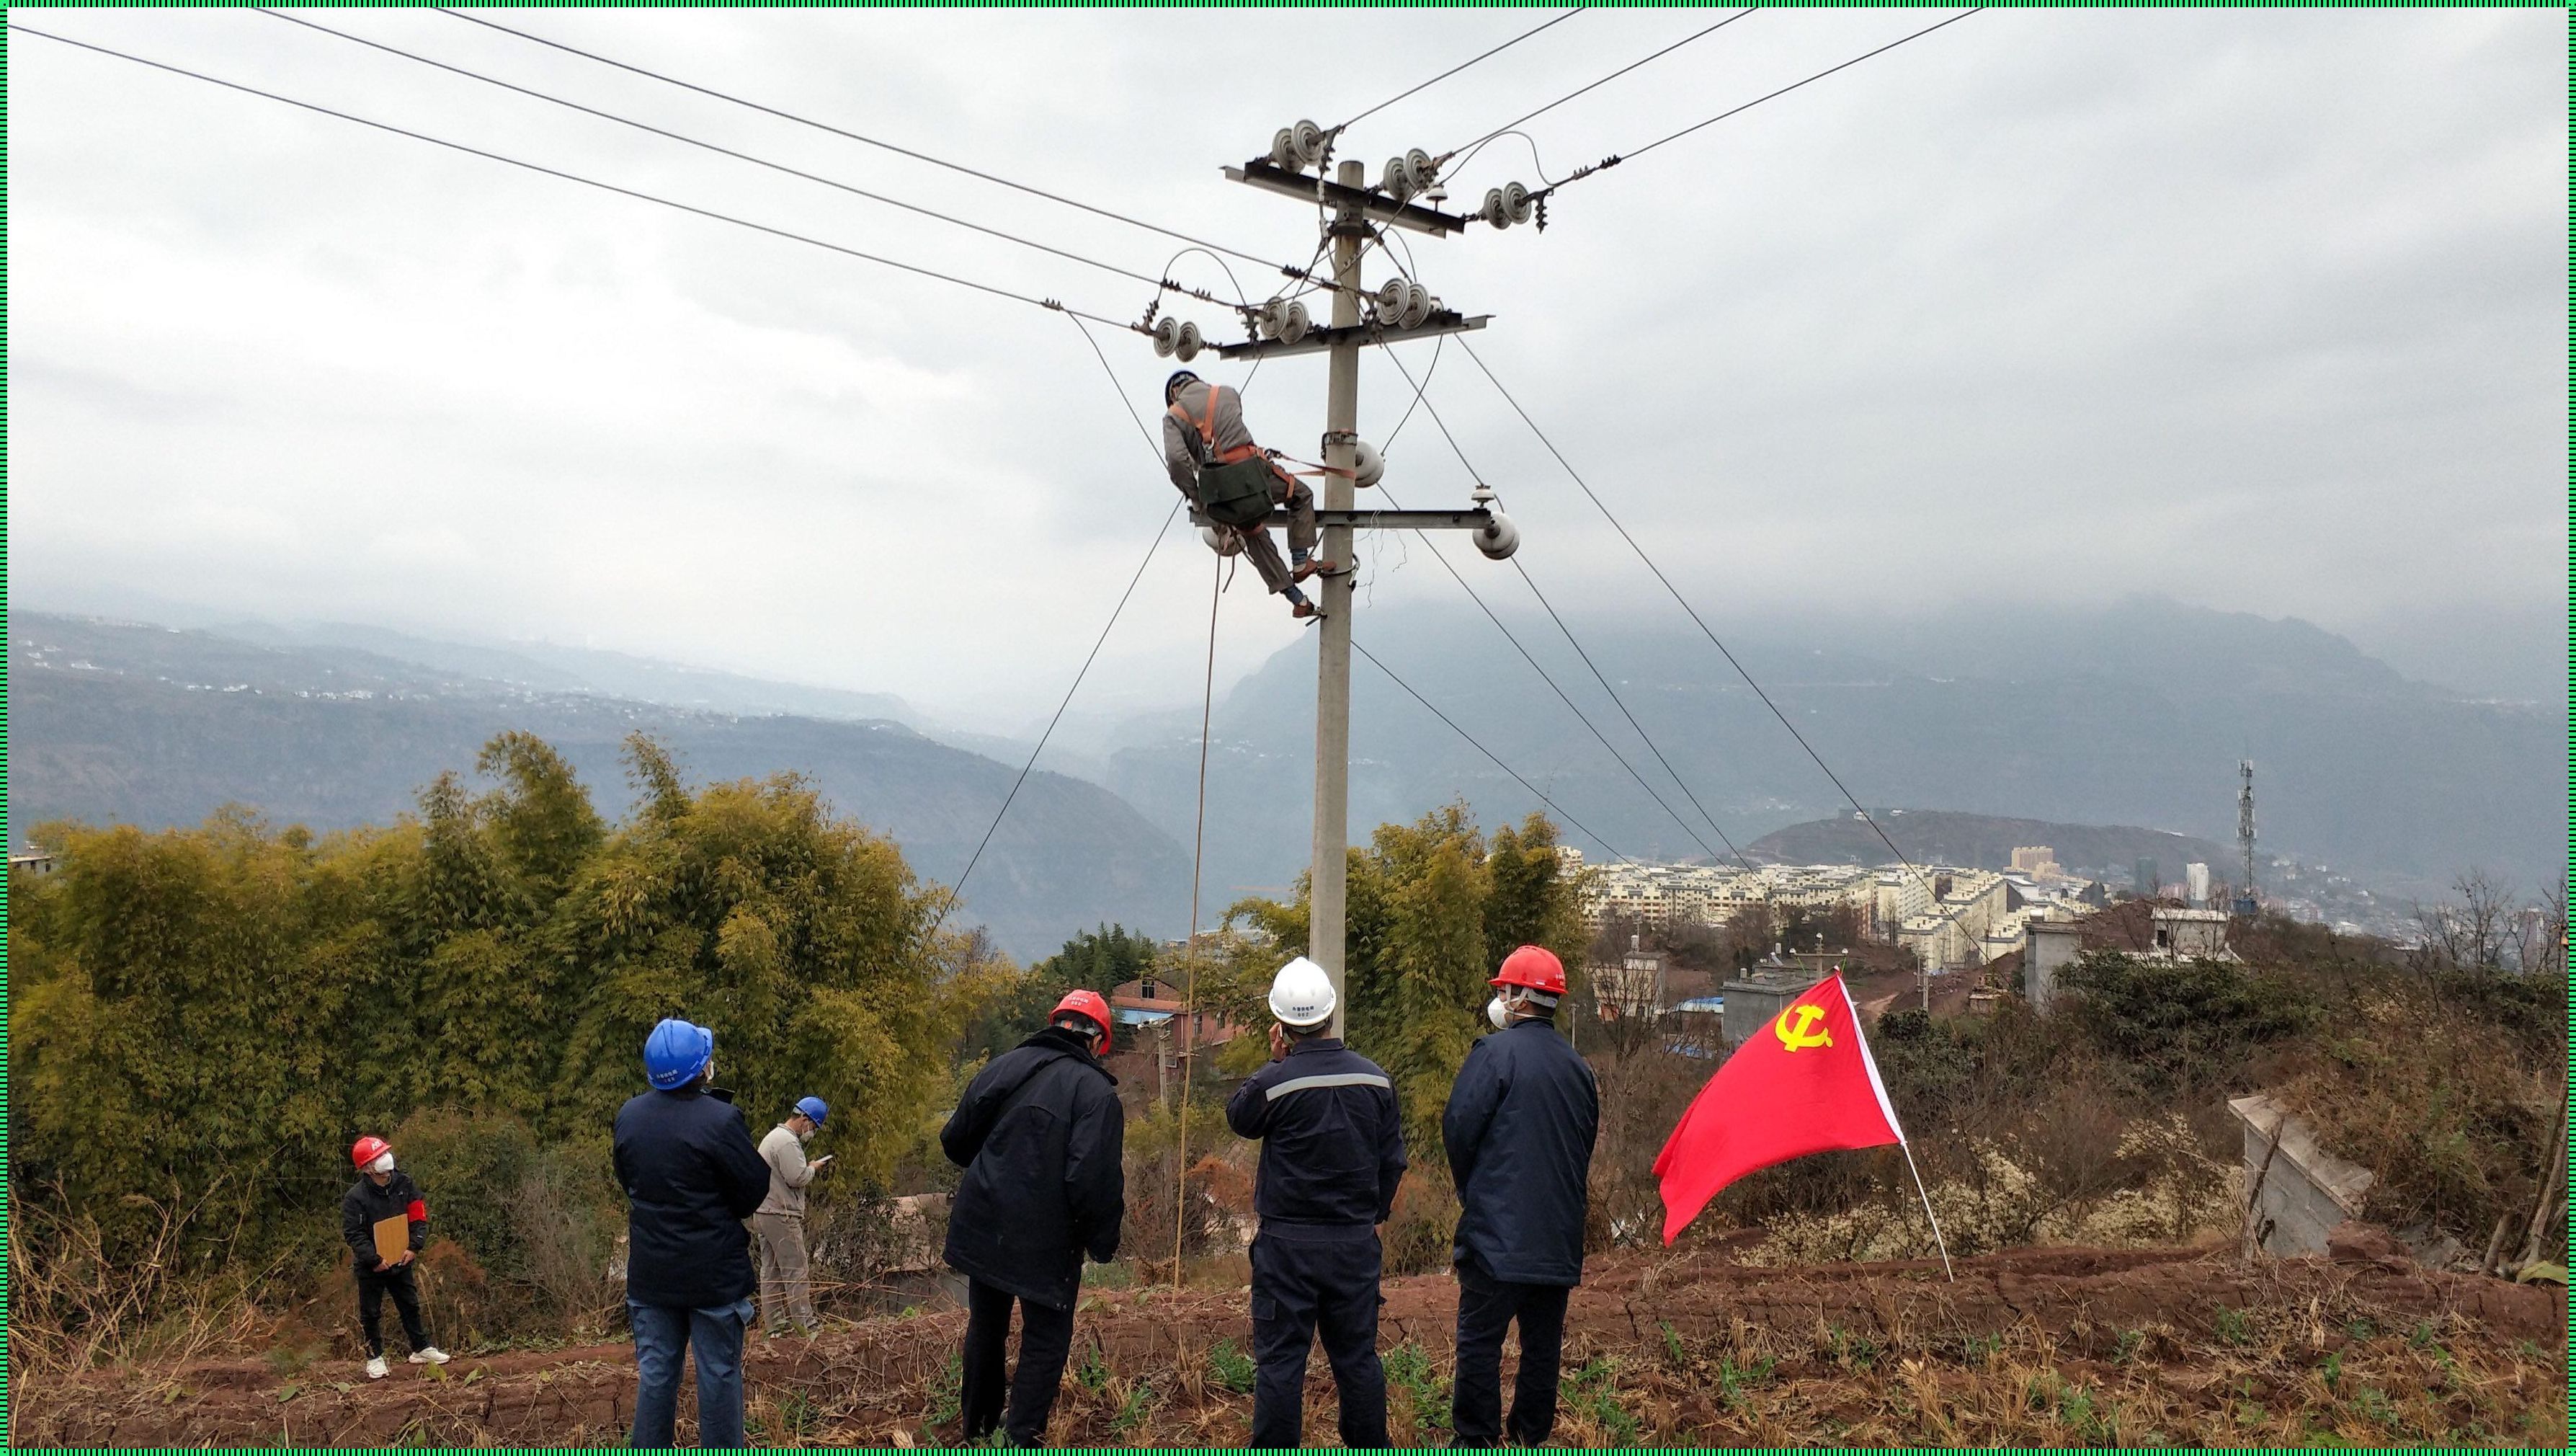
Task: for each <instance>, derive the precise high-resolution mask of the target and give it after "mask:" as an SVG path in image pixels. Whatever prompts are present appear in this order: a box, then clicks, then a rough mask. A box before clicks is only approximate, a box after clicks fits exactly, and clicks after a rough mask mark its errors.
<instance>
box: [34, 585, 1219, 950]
mask: <svg viewBox="0 0 2576 1456" xmlns="http://www.w3.org/2000/svg"><path fill="white" fill-rule="evenodd" d="M394 645H397V646H399V647H401V648H402V650H403V651H405V652H406V653H407V654H413V655H425V654H427V653H428V652H429V651H430V650H431V649H432V648H435V647H437V646H438V645H439V644H426V643H422V642H420V641H419V640H418V639H406V640H404V641H403V642H400V643H397V644H394ZM473 651H474V650H472V649H460V651H459V653H458V654H457V655H454V656H451V657H450V658H449V661H450V662H451V663H454V664H457V666H456V667H453V668H448V669H442V668H439V667H435V666H429V665H424V664H423V663H421V662H419V661H416V660H407V659H405V658H397V657H394V656H391V655H386V654H381V653H376V652H372V651H368V650H365V649H362V648H360V647H356V646H350V645H345V644H335V643H329V642H316V643H309V644H303V645H297V646H292V647H284V646H268V645H260V644H256V643H251V642H245V641H240V640H236V639H231V638H227V637H223V636H219V635H216V634H212V633H207V632H198V631H184V632H183V631H176V630H171V629H167V628H159V627H150V626H142V625H137V624H131V623H110V622H102V621H96V620H85V619H79V618H70V617H58V616H48V615H44V614H39V613H28V612H17V613H13V614H12V615H11V618H10V622H9V655H10V669H9V687H10V693H9V818H10V823H11V825H12V827H13V829H14V830H15V832H16V833H17V835H18V836H19V837H20V838H23V837H24V835H25V833H26V831H27V829H28V828H30V827H32V826H33V825H34V824H35V823H37V822H40V821H42V820H44V819H48V818H56V817H73V818H80V819H87V820H91V821H98V822H104V821H118V822H127V823H137V824H144V825H150V826H159V825H169V824H193V823H195V822H197V821H199V820H201V819H203V818H204V817H205V816H206V815H207V814H208V813H209V812H211V811H212V810H214V809H215V808H217V807H219V806H221V805H223V804H226V803H241V804H247V805H250V806H252V807H254V808H256V809H258V810H260V811H261V812H263V813H265V814H266V815H268V816H269V817H270V818H271V819H273V820H277V821H281V822H301V823H305V824H310V825H312V826H314V827H316V828H338V827H343V826H348V825H355V824H360V823H369V822H384V821H387V820H390V819H392V818H393V817H394V816H395V815H397V814H399V813H402V812H404V811H406V810H408V809H409V808H410V807H411V806H412V804H413V802H414V796H415V795H416V793H417V791H418V790H419V788H420V786H421V785H422V784H424V783H426V782H428V781H429V780H430V779H431V778H432V777H434V776H435V775H436V774H438V773H439V772H440V771H442V770H445V769H458V770H464V771H470V770H471V768H472V766H473V762H474V754H475V750H476V749H477V748H478V747H479V746H480V745H481V744H482V743H483V742H484V741H485V740H487V739H488V738H490V737H491V736H492V735H493V734H494V733H497V732H500V731H502V730H503V729H508V728H523V729H527V730H529V731H531V732H535V733H538V734H540V735H542V736H543V737H545V738H546V739H547V740H548V741H550V742H552V743H553V744H555V745H556V747H557V748H559V749H561V750H562V751H563V753H564V754H565V755H566V757H568V758H569V759H570V760H571V761H572V763H573V764H574V765H575V767H576V768H577V769H578V770H579V772H580V774H581V776H582V779H583V781H584V782H585V783H587V784H588V785H590V788H591V792H592V795H593V797H594V798H595V799H596V801H597V802H598V803H599V805H600V807H601V809H602V811H603V812H606V813H609V814H612V815H613V814H618V813H622V812H623V810H624V808H625V806H626V804H627V803H628V801H629V799H630V797H631V791H630V788H629V786H628V785H627V783H626V781H625V778H624V775H623V772H622V770H621V768H620V766H619V763H618V759H617V752H618V747H619V745H620V744H621V743H622V741H623V740H624V738H625V736H626V735H627V734H628V733H630V732H633V731H636V730H638V729H641V730H643V731H646V732H650V733H652V734H654V735H656V736H657V737H659V738H661V739H662V740H663V741H664V742H665V743H667V744H669V745H670V746H671V747H672V749H673V750H674V751H675V752H676V753H677V754H678V755H679V757H680V759H681V762H682V764H683V766H684V768H685V769H686V771H687V772H689V773H690V774H691V775H693V776H695V777H697V778H700V779H722V778H738V777H744V776H751V775H766V774H770V773H774V772H778V771H781V770H793V771H796V772H800V773H803V774H805V775H807V776H808V777H809V778H811V779H812V780H813V782H814V783H815V784H816V785H817V787H819V788H820V789H821V790H822V791H823V793H824V794H825V795H826V796H827V797H828V798H829V799H830V800H831V801H832V803H833V804H834V806H835V807H836V808H837V809H838V810H839V812H841V813H844V814H847V815H851V816H853V817H856V818H858V819H860V820H862V821H864V822H866V823H867V824H869V825H871V826H873V827H875V828H877V829H880V830H882V831H885V832H887V833H890V834H892V835H893V836H894V838H895V839H896V840H897V841H898V842H899V843H901V844H902V845H903V848H904V852H905V855H906V857H907V858H908V859H909V860H910V861H911V863H912V866H913V868H914V870H915V871H916V872H917V873H919V874H921V875H923V876H925V877H928V878H932V879H937V880H942V881H947V880H953V879H954V878H955V877H956V875H957V874H958V872H959V871H960V870H961V869H963V868H964V866H965V863H966V860H967V857H968V856H969V855H970V854H971V853H973V851H974V848H975V843H976V841H977V840H978V839H979V838H980V837H981V836H982V835H983V833H984V829H985V826H986V825H987V824H988V823H990V822H991V819H992V816H993V813H994V811H995V809H997V808H998V807H999V806H1000V805H1001V803H1002V800H1003V796H1004V795H1005V794H1006V793H1008V792H1009V790H1010V786H1011V780H1012V778H1013V776H1014V775H1015V774H1016V773H1017V772H1018V764H1017V763H1012V764H1009V765H1005V764H1002V763H998V762H995V761H994V760H992V759H989V758H984V757H980V756H977V755H974V754H970V753H966V752H963V751H961V750H959V749H956V748H952V747H949V746H947V745H944V744H940V743H936V742H933V741H931V740H930V739H928V738H925V737H923V736H921V735H920V734H919V733H916V732H914V731H913V730H912V729H910V728H907V727H905V726H903V725H902V724H900V723H895V722H890V721H884V720H879V721H873V722H855V721H829V720H825V719H820V718H812V717H796V716H787V715H774V716H751V715H742V714H722V713H711V712H696V711H690V710H687V709H682V708H674V707H669V706H665V705H659V704H652V703H644V702H638V701H634V700H632V699H624V698H616V697H611V696H606V695H603V694H600V693H597V692H592V691H581V690H567V689H566V687H565V685H564V681H563V679H562V678H561V677H557V676H550V675H546V674H544V673H542V672H539V671H535V670H529V669H518V668H516V667H514V666H513V665H512V664H509V663H505V662H501V661H498V660H496V659H494V658H492V657H488V656H477V655H471V654H472V652H473ZM530 661H531V662H532V663H533V664H534V667H535V668H537V669H542V668H543V667H544V666H545V664H544V663H543V662H542V661H541V660H538V659H530ZM469 667H470V668H479V669H483V670H486V671H494V672H498V671H504V670H508V671H512V672H514V673H516V674H517V679H516V680H515V681H512V680H504V679H497V678H491V677H482V676H476V675H474V674H473V673H472V672H469V671H467V670H465V669H467V668H469ZM594 670H595V665H594ZM562 671H563V672H565V673H572V672H574V668H572V667H566V668H563V669H562ZM716 676H718V677H722V676H723V675H716ZM731 681H732V682H735V683H751V682H752V680H749V679H733V680H731ZM755 686H756V684H755ZM726 691H735V689H733V688H730V687H728V688H727V689H726ZM852 696H854V697H855V696H857V695H852ZM1189 871H1190V861H1189V857H1188V855H1187V853H1186V852H1185V851H1184V850H1183V849H1182V847H1181V846H1180V845H1179V844H1177V843H1175V842H1174V841H1173V840H1172V839H1171V838H1170V837H1169V836H1168V835H1167V834H1165V833H1164V832H1163V831H1161V830H1160V829H1158V828H1156V827H1155V826H1153V825H1152V824H1150V823H1148V822H1147V821H1146V820H1145V819H1143V818H1142V817H1141V816H1139V815H1138V814H1137V813H1136V812H1135V811H1134V810H1133V809H1131V808H1130V807H1128V806H1127V805H1126V804H1123V803H1121V802H1119V800H1118V799H1117V798H1116V797H1115V796H1114V795H1112V794H1110V793H1108V792H1107V791H1105V790H1103V789H1101V788H1099V787H1097V786H1096V785H1093V784H1090V783H1086V782H1083V781H1081V780H1077V779H1071V778H1066V777H1064V776H1062V775H1060V774H1054V773H1047V772H1039V773H1036V774H1032V775H1031V776H1030V777H1029V780H1028V782H1027V784H1026V785H1025V786H1023V787H1022V788H1021V790H1020V793H1019V797H1018V798H1017V799H1016V800H1015V801H1014V802H1013V804H1012V806H1011V811H1010V813H1009V815H1008V816H1007V817H1006V818H1005V819H1004V820H1003V823H1002V826H1001V828H1000V830H999V832H997V833H996V834H995V835H994V838H993V843H992V847H991V848H990V849H989V850H987V851H986V852H985V856H984V860H983V862H982V864H981V865H979V866H978V867H977V869H976V871H975V876H974V878H973V880H972V881H970V882H969V884H968V886H967V891H968V894H967V898H966V902H965V907H964V909H963V910H962V911H961V912H960V914H961V917H962V918H964V919H966V920H968V921H969V922H970V923H971V922H972V921H977V920H980V921H981V922H983V923H984V924H986V925H988V926H989V927H990V928H991V929H992V931H993V933H994V935H995V937H996V939H998V940H999V941H1000V942H1001V943H1002V944H1003V945H1005V946H1007V947H1009V948H1010V949H1011V950H1013V951H1014V952H1015V953H1018V954H1021V955H1035V954H1040V953H1043V952H1046V951H1049V950H1052V949H1054V948H1055V946H1056V945H1057V944H1058V943H1059V942H1060V941H1061V940H1062V939H1063V937H1064V936H1065V935H1067V934H1069V933H1070V932H1071V931H1072V930H1074V929H1076V928H1079V927H1082V926H1088V925H1090V924H1093V923H1094V922H1096V921H1101V920H1113V921H1123V922H1125V923H1126V924H1128V925H1130V926H1137V927H1141V928H1145V929H1149V930H1152V931H1156V932H1168V933H1173V934H1177V933H1179V930H1180V928H1181V922H1182V921H1183V920H1185V919H1186V917H1187V898H1188V893H1189Z"/></svg>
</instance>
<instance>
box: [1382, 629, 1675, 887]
mask: <svg viewBox="0 0 2576 1456" xmlns="http://www.w3.org/2000/svg"><path fill="white" fill-rule="evenodd" d="M1351 650H1352V651H1353V652H1356V653H1358V654H1359V655H1360V656H1362V657H1365V658H1367V659H1368V660H1369V663H1370V665H1371V666H1374V667H1375V668H1376V669H1377V670H1378V671H1380V672H1382V673H1385V674H1386V676H1387V681H1389V682H1392V683H1394V684H1395V685H1396V686H1397V687H1400V688H1402V689H1404V691H1405V695H1406V696H1408V697H1410V698H1412V699H1413V700H1414V701H1415V702H1417V703H1420V704H1421V705H1422V706H1423V707H1424V708H1426V709H1429V711H1430V713H1431V716H1432V717H1434V718H1437V719H1439V720H1440V721H1441V722H1443V723H1447V724H1448V725H1449V731H1450V732H1452V733H1455V734H1457V735H1458V736H1459V737H1461V738H1464V739H1466V740H1467V745H1468V746H1469V747H1470V748H1473V749H1475V750H1476V751H1477V752H1478V753H1481V754H1483V755H1484V756H1485V757H1486V758H1488V759H1491V760H1492V761H1493V765H1494V767H1496V768H1498V769H1501V770H1502V771H1503V772H1505V773H1507V774H1510V775H1511V776H1512V782H1514V783H1516V784H1519V785H1520V786H1521V787H1522V788H1524V789H1527V790H1529V791H1530V793H1531V794H1532V795H1533V796H1534V797H1536V798H1537V800H1538V801H1539V802H1540V803H1542V804H1545V805H1546V806H1547V807H1548V808H1549V809H1551V810H1554V811H1555V813H1556V814H1557V816H1558V817H1560V818H1562V819H1563V820H1564V821H1565V822H1566V823H1568V824H1571V825H1573V826H1574V827H1575V828H1576V829H1577V830H1580V831H1581V832H1582V834H1583V837H1584V838H1586V839H1589V840H1591V841H1592V842H1593V843H1594V844H1597V845H1600V846H1601V847H1602V848H1603V849H1604V850H1607V851H1609V853H1610V855H1611V857H1612V858H1615V859H1622V860H1627V861H1628V863H1630V864H1635V863H1636V861H1635V860H1633V859H1628V856H1626V855H1624V854H1621V853H1620V852H1619V851H1618V850H1617V849H1616V848H1614V847H1613V846H1612V845H1611V843H1610V841H1608V840H1606V839H1604V838H1602V837H1601V836H1600V835H1598V834H1595V833H1593V832H1592V831H1591V830H1589V829H1586V828H1584V825H1583V821H1582V820H1580V819H1577V818H1575V817H1574V816H1573V815H1571V814H1568V813H1566V812H1565V810H1564V809H1562V808H1560V807H1558V805H1557V802H1556V801H1555V800H1554V799H1551V798H1549V797H1548V796H1547V795H1545V794H1543V793H1540V792H1539V787H1538V785H1536V784H1534V783H1531V782H1530V781H1529V780H1527V779H1525V778H1522V777H1521V776H1520V771H1519V770H1518V769H1515V768H1513V767H1512V766H1511V765H1510V764H1508V763H1505V762H1503V761H1502V760H1501V759H1499V758H1495V757H1494V751H1493V750H1492V749H1490V748H1487V747H1486V746H1485V745H1483V744H1481V743H1478V742H1477V741H1476V735H1475V734H1473V733H1470V732H1468V731H1467V730H1466V729H1464V728H1461V727H1459V726H1458V724H1457V723H1456V722H1455V721H1454V720H1453V719H1451V718H1450V716H1449V715H1448V714H1446V713H1443V712H1441V711H1440V710H1439V709H1438V708H1434V707H1432V706H1431V700H1430V699H1429V698H1426V697H1424V696H1423V695H1422V694H1420V693H1417V692H1415V691H1414V690H1413V685H1412V684H1411V683H1408V682H1406V681H1405V680H1404V679H1402V678H1400V677H1397V676H1396V675H1395V669H1394V668H1391V667H1389V666H1387V665H1386V664H1385V663H1383V662H1379V661H1378V660H1377V654H1376V653H1374V652H1371V651H1369V650H1368V649H1367V648H1365V647H1362V646H1361V645H1360V643H1359V639H1358V638H1356V637H1354V638H1352V639H1351Z"/></svg>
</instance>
